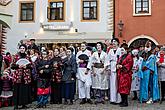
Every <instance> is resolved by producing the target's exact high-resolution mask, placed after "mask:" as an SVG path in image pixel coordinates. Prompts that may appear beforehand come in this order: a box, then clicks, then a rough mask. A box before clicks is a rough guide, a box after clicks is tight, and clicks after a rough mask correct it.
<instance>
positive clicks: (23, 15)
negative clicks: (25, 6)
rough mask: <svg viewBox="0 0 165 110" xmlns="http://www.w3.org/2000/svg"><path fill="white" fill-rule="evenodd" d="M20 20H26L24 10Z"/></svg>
mask: <svg viewBox="0 0 165 110" xmlns="http://www.w3.org/2000/svg"><path fill="white" fill-rule="evenodd" d="M21 20H22V21H25V20H26V10H22V16H21Z"/></svg>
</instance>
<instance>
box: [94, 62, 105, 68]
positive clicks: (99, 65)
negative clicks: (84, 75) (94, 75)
mask: <svg viewBox="0 0 165 110" xmlns="http://www.w3.org/2000/svg"><path fill="white" fill-rule="evenodd" d="M94 67H95V68H104V64H103V63H94Z"/></svg>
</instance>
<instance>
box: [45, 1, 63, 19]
mask: <svg viewBox="0 0 165 110" xmlns="http://www.w3.org/2000/svg"><path fill="white" fill-rule="evenodd" d="M64 5H65V1H64V0H49V7H48V12H47V14H48V15H47V16H48V20H49V21H64V14H65V12H64V10H65V7H64Z"/></svg>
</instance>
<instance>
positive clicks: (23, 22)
mask: <svg viewBox="0 0 165 110" xmlns="http://www.w3.org/2000/svg"><path fill="white" fill-rule="evenodd" d="M19 23H35V21H34V20H33V21H19Z"/></svg>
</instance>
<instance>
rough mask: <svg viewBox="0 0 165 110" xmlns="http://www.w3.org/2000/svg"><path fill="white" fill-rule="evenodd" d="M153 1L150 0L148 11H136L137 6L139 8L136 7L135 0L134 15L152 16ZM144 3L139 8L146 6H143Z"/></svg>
mask: <svg viewBox="0 0 165 110" xmlns="http://www.w3.org/2000/svg"><path fill="white" fill-rule="evenodd" d="M143 2H144V1H143ZM151 2H152V1H151V0H148V12H145V11H142V12H141V13H136V8H137V7H136V0H133V16H150V15H151V8H152V3H151ZM142 5H143V3H142V4H141V7H139V8H144V7H142ZM146 8H147V7H146Z"/></svg>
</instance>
